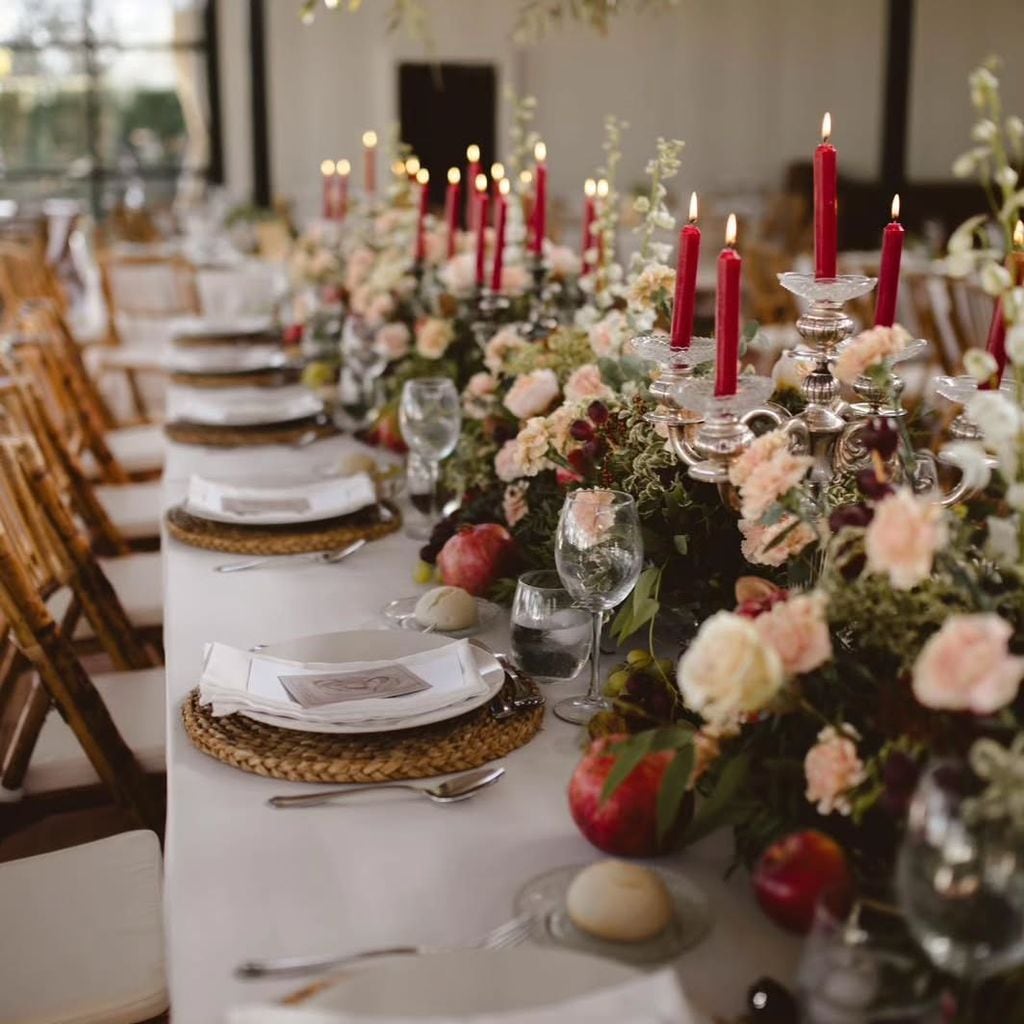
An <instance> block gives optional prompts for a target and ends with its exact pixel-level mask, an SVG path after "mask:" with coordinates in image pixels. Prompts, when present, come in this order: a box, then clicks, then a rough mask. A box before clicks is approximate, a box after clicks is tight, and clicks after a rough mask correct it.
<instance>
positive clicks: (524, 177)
mask: <svg viewBox="0 0 1024 1024" xmlns="http://www.w3.org/2000/svg"><path fill="white" fill-rule="evenodd" d="M519 180H520V182H522V184H524V185H529V184H530V182H532V181H533V171H520V172H519Z"/></svg>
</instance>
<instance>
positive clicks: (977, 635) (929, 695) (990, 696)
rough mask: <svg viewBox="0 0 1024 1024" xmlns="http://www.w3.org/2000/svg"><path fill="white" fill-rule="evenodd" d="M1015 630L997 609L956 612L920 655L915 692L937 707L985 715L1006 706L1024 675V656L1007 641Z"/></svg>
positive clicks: (914, 676)
mask: <svg viewBox="0 0 1024 1024" xmlns="http://www.w3.org/2000/svg"><path fill="white" fill-rule="evenodd" d="M1012 634H1013V629H1012V627H1011V626H1010V624H1009V623H1008V622H1006V621H1005V620H1004V619H1001V618H1000V617H999V616H998V615H994V614H992V613H982V614H976V615H951V616H950V617H949V618H948V619H946V621H945V622H944V623H943V625H942V628H941V629H940V630H939V631H938V632H937V633H935V634H933V635H932V636H931V637H929V639H928V642H927V643H926V644H925V645H924V647H922V648H921V652H920V654H918V656H917V661H916V662H915V663H914V670H913V673H912V683H911V684H912V686H913V690H914V696H915V697H916V698H917V699H918V700H919V701H920V702H921V703H922V704H923V705H924V706H925V707H926V708H934V709H935V710H946V711H973V712H974V713H975V714H979V715H984V714H991V713H992V712H994V711H998V710H999V709H1000V708H1004V707H1006V705H1007V704H1009V703H1010V702H1011V701H1012V700H1013V699H1014V698H1015V697H1016V696H1017V690H1018V688H1019V687H1020V681H1021V678H1022V677H1024V658H1018V657H1015V656H1014V655H1012V654H1010V652H1009V648H1008V647H1007V644H1008V643H1009V640H1010V637H1011V636H1012Z"/></svg>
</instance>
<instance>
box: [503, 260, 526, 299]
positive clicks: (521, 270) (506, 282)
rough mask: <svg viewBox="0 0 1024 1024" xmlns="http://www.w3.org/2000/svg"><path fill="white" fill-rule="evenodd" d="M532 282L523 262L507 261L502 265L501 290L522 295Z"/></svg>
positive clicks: (508, 293)
mask: <svg viewBox="0 0 1024 1024" xmlns="http://www.w3.org/2000/svg"><path fill="white" fill-rule="evenodd" d="M530 284H531V279H530V275H529V274H528V273H527V271H526V267H524V266H523V265H522V264H521V263H506V264H504V265H503V266H502V268H501V290H502V291H503V292H504V293H505V294H506V295H522V294H523V293H524V292H525V291H526V289H527V288H529V287H530Z"/></svg>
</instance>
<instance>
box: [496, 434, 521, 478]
mask: <svg viewBox="0 0 1024 1024" xmlns="http://www.w3.org/2000/svg"><path fill="white" fill-rule="evenodd" d="M494 472H495V474H496V475H497V477H498V479H499V480H503V481H504V482H505V483H511V482H512V481H513V480H518V479H519V477H521V476H522V475H523V467H522V466H521V465H520V464H519V445H518V444H516V442H515V439H513V440H511V441H506V442H505V443H504V444H503V445H502V446H501V448H499V449H498V454H497V455H495V456H494Z"/></svg>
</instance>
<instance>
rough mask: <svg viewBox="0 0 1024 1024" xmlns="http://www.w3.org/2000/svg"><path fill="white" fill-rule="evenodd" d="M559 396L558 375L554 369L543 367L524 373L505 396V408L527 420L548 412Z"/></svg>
mask: <svg viewBox="0 0 1024 1024" xmlns="http://www.w3.org/2000/svg"><path fill="white" fill-rule="evenodd" d="M557 397H558V377H557V376H556V374H555V371H554V370H548V369H542V370H533V371H532V372H530V373H524V374H522V375H521V376H519V377H517V378H516V381H515V383H514V384H513V385H512V387H511V388H510V389H509V392H508V394H507V395H506V396H505V408H506V409H508V411H509V412H510V413H512V415H513V416H518V417H519V419H521V420H525V419H528V418H529V417H531V416H539V415H540V414H541V413H543V412H546V411H547V409H548V408H549V406H550V405H551V403H552V402H553V401H554V400H555V399H556V398H557Z"/></svg>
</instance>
